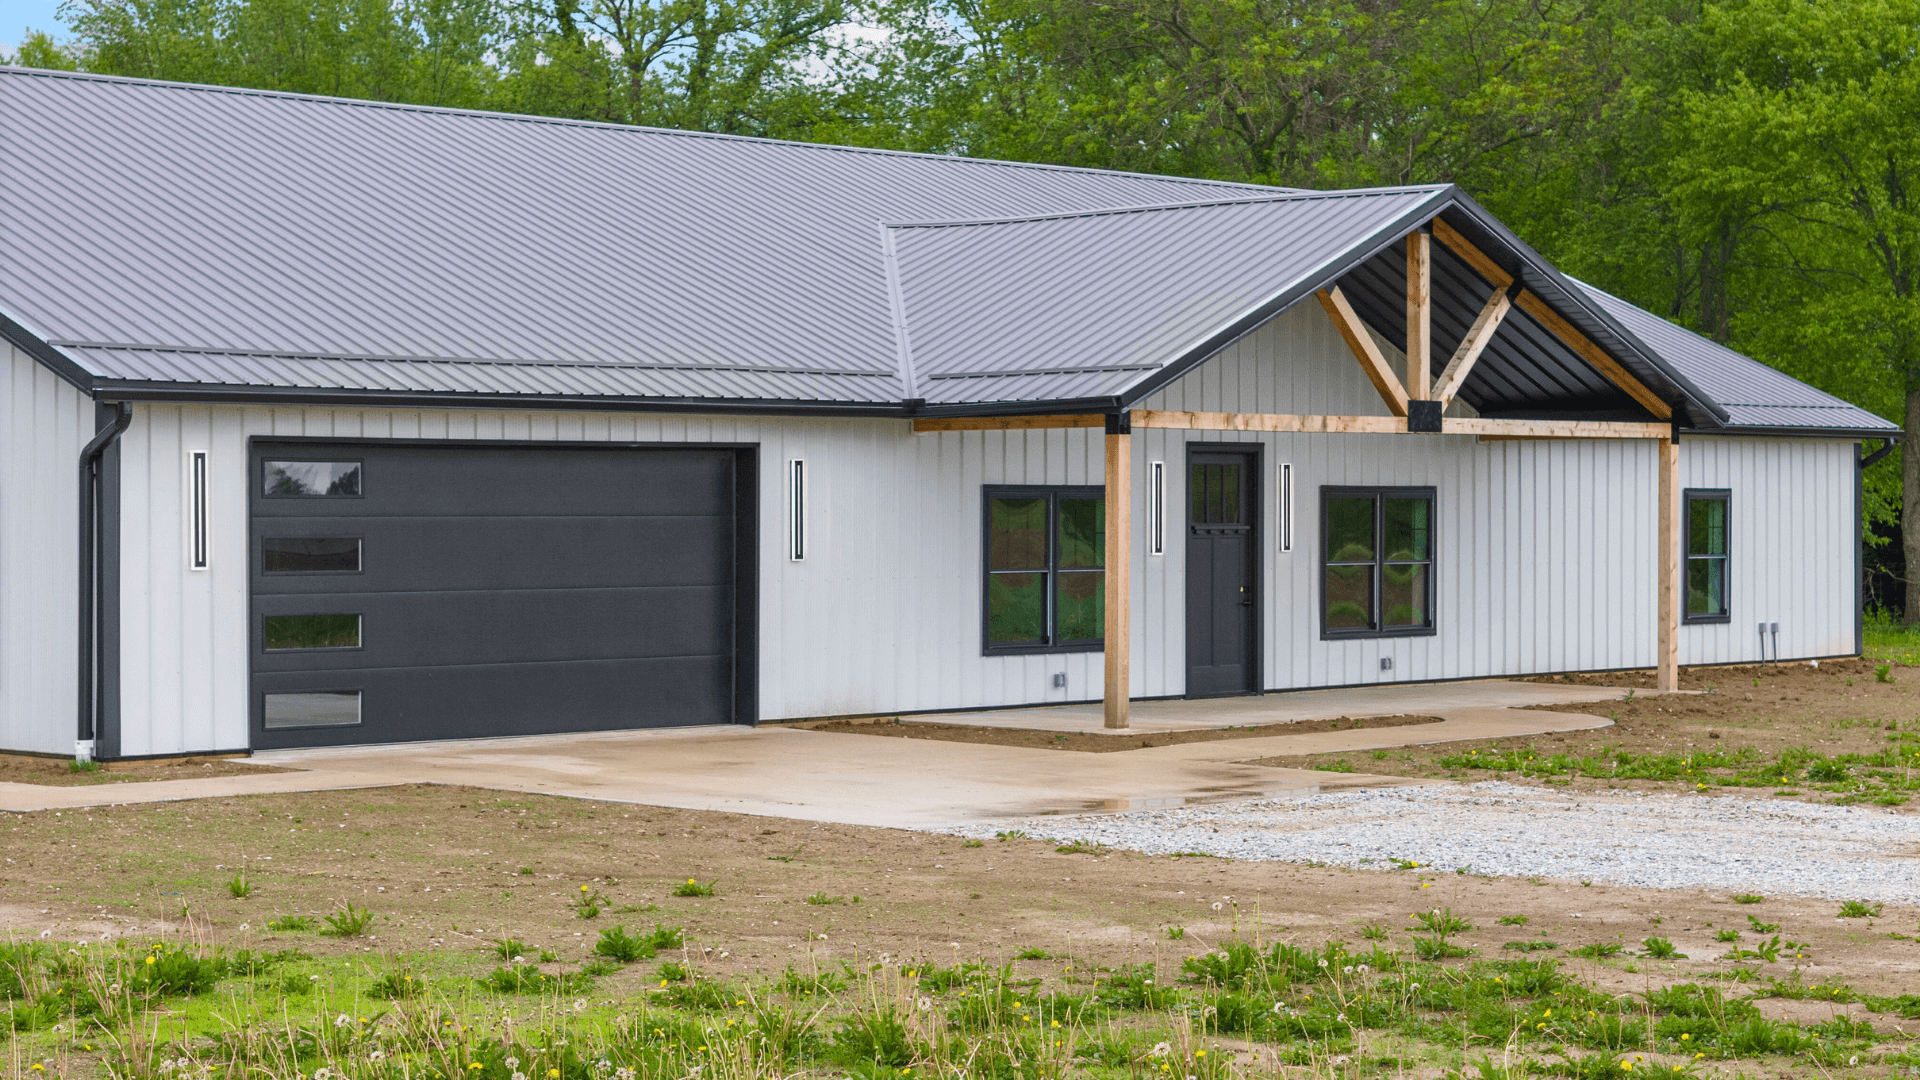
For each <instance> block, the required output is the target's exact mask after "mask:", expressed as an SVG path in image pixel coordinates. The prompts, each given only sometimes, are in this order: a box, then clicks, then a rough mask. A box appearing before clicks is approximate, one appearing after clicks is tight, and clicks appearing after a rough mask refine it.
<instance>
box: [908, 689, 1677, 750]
mask: <svg viewBox="0 0 1920 1080" xmlns="http://www.w3.org/2000/svg"><path fill="white" fill-rule="evenodd" d="M1641 693H1643V694H1644V693H1645V691H1641ZM1626 695H1627V691H1626V690H1625V689H1622V688H1619V687H1612V686H1568V685H1560V684H1556V683H1525V682H1514V681H1512V680H1508V679H1486V680H1479V681H1474V682H1455V683H1413V684H1408V683H1399V684H1392V685H1385V686H1360V687H1343V688H1341V689H1337V690H1286V691H1281V692H1277V693H1269V694H1261V695H1259V696H1257V697H1256V696H1248V697H1225V698H1201V699H1197V700H1185V699H1172V700H1163V701H1136V702H1134V703H1133V708H1132V710H1131V712H1132V714H1133V715H1132V726H1131V727H1128V728H1123V729H1120V730H1112V729H1109V728H1107V727H1106V726H1105V724H1106V715H1105V713H1104V712H1103V710H1102V708H1101V706H1100V704H1099V703H1098V702H1093V703H1091V704H1081V705H1047V706H1041V707H1038V708H1030V709H993V710H983V711H980V712H955V713H926V714H921V715H916V716H902V717H901V718H900V722H901V723H903V724H953V725H956V726H959V727H983V728H1006V729H1015V730H1026V731H1056V732H1070V733H1074V734H1081V735H1153V734H1159V733H1162V732H1174V731H1205V730H1210V729H1218V728H1228V727H1260V726H1263V725H1267V724H1288V723H1294V722H1296V721H1301V720H1332V719H1334V718H1336V717H1354V718H1358V717H1363V716H1400V715H1405V714H1412V715H1418V716H1439V715H1443V714H1445V713H1446V712H1447V711H1448V710H1450V709H1484V708H1514V707H1516V706H1521V705H1577V704H1582V703H1585V702H1593V701H1618V700H1620V699H1621V698H1623V697H1625V696H1626ZM1421 741H1425V740H1421ZM1395 745H1398V744H1395Z"/></svg>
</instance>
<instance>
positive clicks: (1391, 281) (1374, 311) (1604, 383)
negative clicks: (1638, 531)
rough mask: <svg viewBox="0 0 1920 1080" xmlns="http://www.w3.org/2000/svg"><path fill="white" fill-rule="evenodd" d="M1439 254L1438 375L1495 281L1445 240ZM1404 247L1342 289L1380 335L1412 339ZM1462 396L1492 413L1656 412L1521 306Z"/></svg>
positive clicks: (1613, 416)
mask: <svg viewBox="0 0 1920 1080" xmlns="http://www.w3.org/2000/svg"><path fill="white" fill-rule="evenodd" d="M1432 253H1433V256H1432V258H1433V271H1432V273H1433V350H1432V374H1433V376H1435V377H1437V376H1438V375H1439V374H1440V372H1441V370H1442V369H1444V368H1445V367H1446V365H1447V361H1448V359H1450V358H1451V357H1452V356H1453V352H1454V350H1455V349H1456V348H1458V347H1459V345H1460V341H1461V339H1462V338H1464V337H1465V336H1466V334H1467V329H1468V327H1470V326H1472V325H1473V321H1474V318H1475V317H1476V316H1477V315H1479V313H1480V309H1481V308H1482V307H1483V306H1484V305H1485V304H1486V302H1487V298H1488V297H1490V296H1492V295H1493V293H1494V291H1495V287H1494V285H1493V284H1492V283H1491V282H1489V281H1487V280H1486V279H1485V278H1483V277H1481V276H1480V274H1479V273H1478V272H1477V271H1475V270H1474V269H1473V268H1472V267H1470V266H1468V265H1467V263H1466V262H1465V260H1463V259H1461V258H1460V256H1458V255H1457V254H1455V253H1454V252H1453V251H1452V250H1451V249H1450V248H1448V247H1447V245H1445V244H1439V243H1436V244H1434V245H1433V246H1432ZM1406 281H1407V261H1406V247H1405V245H1402V244H1393V245H1389V246H1388V247H1386V248H1385V249H1383V250H1382V251H1380V252H1379V253H1378V254H1376V255H1374V256H1373V257H1372V258H1370V259H1368V260H1367V261H1365V262H1363V263H1361V264H1360V265H1359V266H1357V267H1355V268H1353V269H1352V270H1350V271H1348V272H1347V274H1346V275H1345V276H1344V277H1342V278H1341V279H1340V289H1341V291H1342V292H1344V293H1345V294H1346V296H1347V299H1348V301H1349V302H1350V303H1351V304H1352V305H1353V308H1354V310H1355V312H1357V313H1358V314H1359V315H1360V317H1361V318H1362V319H1364V320H1366V322H1367V324H1368V325H1369V326H1371V327H1373V329H1374V330H1375V331H1377V332H1378V333H1379V334H1380V336H1381V337H1383V338H1385V339H1387V340H1388V341H1390V342H1392V343H1393V345H1394V347H1395V348H1397V349H1400V350H1402V351H1405V349H1406V345H1407V315H1406V311H1407V307H1406V303H1407V301H1406ZM1459 396H1460V398H1461V399H1462V400H1464V401H1465V402H1466V403H1467V404H1469V405H1471V406H1473V407H1474V409H1476V410H1477V411H1479V413H1480V414H1481V415H1483V416H1490V417H1529V418H1531V417H1555V418H1562V417H1565V418H1578V419H1582V420H1649V419H1653V417H1652V416H1651V415H1650V414H1649V413H1648V412H1647V411H1646V410H1645V409H1644V408H1642V407H1641V406H1640V405H1639V404H1638V403H1636V402H1635V401H1634V400H1633V399H1632V398H1631V397H1628V396H1627V394H1626V393H1625V392H1624V391H1622V390H1621V389H1620V388H1619V387H1617V386H1615V385H1614V384H1613V383H1612V382H1611V381H1609V380H1608V379H1607V378H1606V377H1605V376H1604V375H1602V374H1601V373H1600V372H1599V371H1597V370H1595V369H1594V368H1593V366H1592V365H1591V364H1589V363H1587V362H1586V361H1585V360H1583V359H1581V358H1580V356H1578V355H1577V354H1576V353H1574V351H1573V350H1572V349H1570V348H1568V347H1567V346H1566V345H1565V344H1564V343H1563V342H1561V340H1560V339H1559V338H1558V337H1556V336H1554V334H1553V333H1552V332H1551V331H1549V330H1548V329H1547V328H1546V327H1545V326H1542V325H1541V324H1540V322H1539V321H1538V320H1537V319H1535V318H1533V316H1531V315H1529V314H1527V313H1526V312H1525V311H1523V310H1521V309H1520V308H1519V307H1515V308H1514V309H1513V310H1511V311H1510V312H1508V314H1507V317H1506V319H1505V320H1504V321H1503V322H1502V323H1501V324H1500V329H1499V330H1498V332H1496V333H1495V334H1494V336H1493V340H1492V341H1491V342H1489V343H1488V345H1487V348H1486V350H1485V351H1484V352H1483V353H1482V354H1481V356H1480V360H1479V362H1478V363H1477V364H1476V365H1474V368H1473V372H1472V374H1470V375H1469V376H1468V377H1467V380H1466V382H1465V383H1464V384H1463V385H1462V387H1461V390H1460V394H1459Z"/></svg>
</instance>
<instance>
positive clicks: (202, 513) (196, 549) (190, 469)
mask: <svg viewBox="0 0 1920 1080" xmlns="http://www.w3.org/2000/svg"><path fill="white" fill-rule="evenodd" d="M185 479H186V487H185V491H186V497H187V505H186V527H187V532H186V546H187V569H189V570H205V569H206V568H207V550H208V537H207V452H206V451H205V450H189V451H187V474H186V478H185Z"/></svg>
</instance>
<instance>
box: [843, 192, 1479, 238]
mask: <svg viewBox="0 0 1920 1080" xmlns="http://www.w3.org/2000/svg"><path fill="white" fill-rule="evenodd" d="M1451 186H1453V185H1451V184H1410V185H1407V186H1406V187H1377V188H1342V189H1338V190H1334V191H1313V190H1308V189H1303V188H1270V189H1268V190H1269V191H1272V192H1273V194H1270V195H1262V194H1254V193H1252V192H1249V193H1247V194H1246V195H1243V196H1240V197H1238V198H1229V199H1185V200H1181V201H1179V202H1170V203H1137V204H1135V205H1133V206H1110V207H1101V208H1095V209H1087V210H1056V211H1054V212H1052V213H1047V214H1024V215H1020V216H1016V217H996V218H952V219H940V218H934V219H929V220H924V221H883V222H881V223H880V227H881V228H882V229H884V230H892V229H952V228H964V227H967V226H975V225H1020V224H1025V223H1027V222H1035V221H1064V220H1066V219H1068V218H1081V217H1111V216H1114V215H1116V214H1145V213H1152V212H1154V211H1158V210H1203V209H1206V208H1208V207H1214V206H1251V205H1253V204H1255V203H1271V202H1310V201H1312V200H1315V199H1348V198H1360V197H1366V196H1379V195H1407V194H1412V193H1414V192H1420V191H1427V192H1432V191H1441V190H1444V189H1446V188H1449V187H1451Z"/></svg>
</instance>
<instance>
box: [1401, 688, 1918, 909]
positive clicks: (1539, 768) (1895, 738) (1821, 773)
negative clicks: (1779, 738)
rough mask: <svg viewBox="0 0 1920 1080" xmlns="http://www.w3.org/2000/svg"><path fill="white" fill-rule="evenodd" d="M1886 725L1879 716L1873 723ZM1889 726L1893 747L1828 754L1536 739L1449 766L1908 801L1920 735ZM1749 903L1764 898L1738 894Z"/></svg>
mask: <svg viewBox="0 0 1920 1080" xmlns="http://www.w3.org/2000/svg"><path fill="white" fill-rule="evenodd" d="M1871 723H1872V724H1873V725H1874V726H1876V727H1877V726H1878V724H1879V722H1878V721H1872V722H1871ZM1910 734H1912V733H1910V732H1904V731H1898V730H1894V729H1893V728H1892V727H1891V726H1889V728H1888V730H1887V731H1886V733H1885V735H1884V736H1883V737H1884V739H1885V741H1886V743H1887V745H1886V746H1885V747H1883V748H1881V749H1879V750H1874V751H1871V752H1867V753H1843V754H1834V755H1827V754H1824V753H1821V752H1820V751H1818V750H1814V749H1812V748H1810V747H1804V746H1800V747H1789V748H1787V749H1785V750H1781V751H1779V752H1778V753H1776V754H1774V755H1773V756H1771V757H1768V756H1767V755H1765V754H1763V753H1761V752H1760V751H1759V750H1758V749H1756V748H1754V747H1751V746H1744V747H1739V748H1737V749H1732V750H1724V749H1719V748H1715V749H1710V750H1697V751H1694V752H1692V753H1687V754H1636V753H1633V752H1631V751H1628V750H1625V749H1621V748H1618V747H1602V748H1601V749H1600V751H1599V752H1597V753H1592V754H1578V755H1576V754H1567V753H1550V752H1544V751H1540V750H1537V749H1536V748H1534V747H1533V746H1531V745H1529V746H1526V747H1522V748H1517V749H1510V750H1468V751H1465V752H1458V751H1456V752H1454V753H1451V754H1443V755H1441V756H1440V757H1439V758H1437V759H1436V761H1435V763H1436V764H1438V765H1439V766H1440V767H1441V768H1443V769H1456V770H1480V771H1487V772H1496V773H1516V774H1518V775H1520V776H1524V777H1528V778H1530V779H1546V780H1552V779H1555V778H1559V777H1567V776H1580V777H1585V778H1587V779H1591V780H1603V781H1622V780H1651V781H1659V782H1669V783H1680V784H1684V785H1686V786H1687V787H1689V788H1693V789H1696V790H1705V789H1709V788H1714V787H1748V788H1776V789H1778V788H1780V787H1782V786H1783V785H1788V784H1804V785H1805V786H1807V787H1811V788H1814V789H1817V790H1819V791H1823V792H1828V793H1831V794H1834V795H1836V796H1838V797H1839V798H1838V799H1837V800H1836V801H1838V802H1859V801H1872V802H1876V803H1884V804H1886V805H1899V804H1900V803H1902V802H1905V801H1906V800H1907V799H1908V798H1909V797H1910V793H1915V792H1920V741H1915V740H1910V739H1908V738H1907V736H1908V735H1910ZM1735 899H1737V900H1739V901H1740V902H1741V903H1756V902H1758V900H1759V899H1760V898H1758V897H1755V898H1753V899H1751V900H1749V899H1745V898H1741V897H1736V898H1735Z"/></svg>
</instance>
